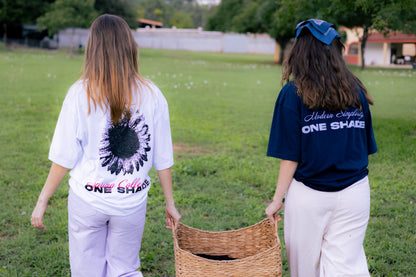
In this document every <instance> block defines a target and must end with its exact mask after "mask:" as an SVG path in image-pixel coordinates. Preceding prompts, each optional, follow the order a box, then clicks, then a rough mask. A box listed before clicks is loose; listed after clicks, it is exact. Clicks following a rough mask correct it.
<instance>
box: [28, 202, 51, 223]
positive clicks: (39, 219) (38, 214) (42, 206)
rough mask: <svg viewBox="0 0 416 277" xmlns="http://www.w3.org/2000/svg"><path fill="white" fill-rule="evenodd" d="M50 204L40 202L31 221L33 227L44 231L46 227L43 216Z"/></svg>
mask: <svg viewBox="0 0 416 277" xmlns="http://www.w3.org/2000/svg"><path fill="white" fill-rule="evenodd" d="M47 206H48V203H45V202H44V201H41V200H38V202H37V203H36V207H35V208H34V209H33V212H32V218H31V219H30V221H31V224H32V226H33V227H35V228H37V229H41V230H44V229H46V226H45V225H44V224H43V215H44V214H45V211H46V208H47Z"/></svg>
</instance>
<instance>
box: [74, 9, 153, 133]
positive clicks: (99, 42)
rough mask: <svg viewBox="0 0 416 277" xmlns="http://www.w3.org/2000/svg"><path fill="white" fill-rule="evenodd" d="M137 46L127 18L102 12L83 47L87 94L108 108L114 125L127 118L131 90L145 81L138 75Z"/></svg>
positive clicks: (89, 103)
mask: <svg viewBox="0 0 416 277" xmlns="http://www.w3.org/2000/svg"><path fill="white" fill-rule="evenodd" d="M138 54H139V50H138V46H137V43H136V41H135V40H134V38H133V35H132V33H131V30H130V28H129V26H128V25H127V23H126V21H124V19H122V18H121V17H118V16H115V15H109V14H104V15H101V16H99V17H98V18H96V19H95V20H94V22H93V23H92V25H91V28H90V31H89V35H88V40H87V45H86V49H85V56H84V65H83V75H82V77H81V79H82V80H84V84H85V86H86V91H87V97H88V105H89V108H88V113H90V112H91V101H92V103H93V104H94V107H95V108H97V105H98V106H99V107H100V108H101V109H106V108H108V107H109V108H110V112H111V121H112V123H113V124H114V125H115V124H117V123H118V122H119V121H120V120H121V119H122V118H123V116H127V117H130V107H131V105H132V101H133V92H134V91H136V90H137V91H139V90H138V89H139V86H140V85H141V84H146V82H147V80H146V79H144V78H143V77H141V76H140V74H139V65H138Z"/></svg>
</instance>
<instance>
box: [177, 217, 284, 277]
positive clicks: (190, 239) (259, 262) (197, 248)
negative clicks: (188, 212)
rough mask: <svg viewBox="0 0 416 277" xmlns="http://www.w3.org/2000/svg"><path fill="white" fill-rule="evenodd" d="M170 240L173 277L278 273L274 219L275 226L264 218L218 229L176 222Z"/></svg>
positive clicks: (257, 276) (269, 275)
mask: <svg viewBox="0 0 416 277" xmlns="http://www.w3.org/2000/svg"><path fill="white" fill-rule="evenodd" d="M173 241H174V250H175V267H176V276H177V277H204V276H206V277H208V276H209V277H213V276H215V277H220V276H224V277H231V276H233V277H238V276H255V277H262V276H264V277H274V276H279V277H280V276H282V258H281V248H280V240H279V236H278V234H277V221H276V224H275V226H273V224H272V223H271V222H270V221H269V220H268V219H264V220H262V221H260V222H259V223H257V224H255V225H252V226H249V227H246V228H242V229H238V230H232V231H222V232H209V231H202V230H198V229H195V228H191V227H189V226H186V225H184V224H182V223H179V224H178V226H176V228H173ZM202 255H203V256H204V257H201V256H202ZM207 256H208V258H206V257H207ZM218 256H220V257H218ZM212 257H218V258H219V259H222V258H223V257H227V258H229V259H227V260H225V259H224V260H217V259H211V258H212Z"/></svg>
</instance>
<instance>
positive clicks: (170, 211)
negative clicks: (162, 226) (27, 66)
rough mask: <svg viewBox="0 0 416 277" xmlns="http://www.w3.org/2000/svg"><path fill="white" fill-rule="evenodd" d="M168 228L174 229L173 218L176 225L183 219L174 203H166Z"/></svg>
mask: <svg viewBox="0 0 416 277" xmlns="http://www.w3.org/2000/svg"><path fill="white" fill-rule="evenodd" d="M165 212H166V228H168V229H172V228H173V225H172V220H173V223H174V225H175V226H178V223H179V221H180V220H181V215H180V213H179V212H178V210H177V209H176V207H175V206H174V205H173V206H172V205H170V206H168V205H166V209H165Z"/></svg>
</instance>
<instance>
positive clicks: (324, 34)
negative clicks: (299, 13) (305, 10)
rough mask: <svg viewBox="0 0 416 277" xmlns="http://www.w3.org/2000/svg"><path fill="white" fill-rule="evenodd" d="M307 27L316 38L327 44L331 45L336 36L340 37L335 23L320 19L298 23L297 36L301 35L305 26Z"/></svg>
mask: <svg viewBox="0 0 416 277" xmlns="http://www.w3.org/2000/svg"><path fill="white" fill-rule="evenodd" d="M305 27H306V28H308V29H309V31H311V33H312V35H313V36H314V37H315V38H316V39H318V40H320V41H321V42H323V43H325V44H326V45H330V44H331V42H332V41H333V40H334V38H339V37H340V36H339V34H338V33H337V31H336V30H335V29H334V27H335V26H334V24H331V23H329V22H326V21H324V20H320V19H308V20H306V21H302V22H300V23H299V24H298V25H296V32H295V38H297V37H298V36H299V35H300V33H301V32H302V30H303V28H305Z"/></svg>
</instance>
